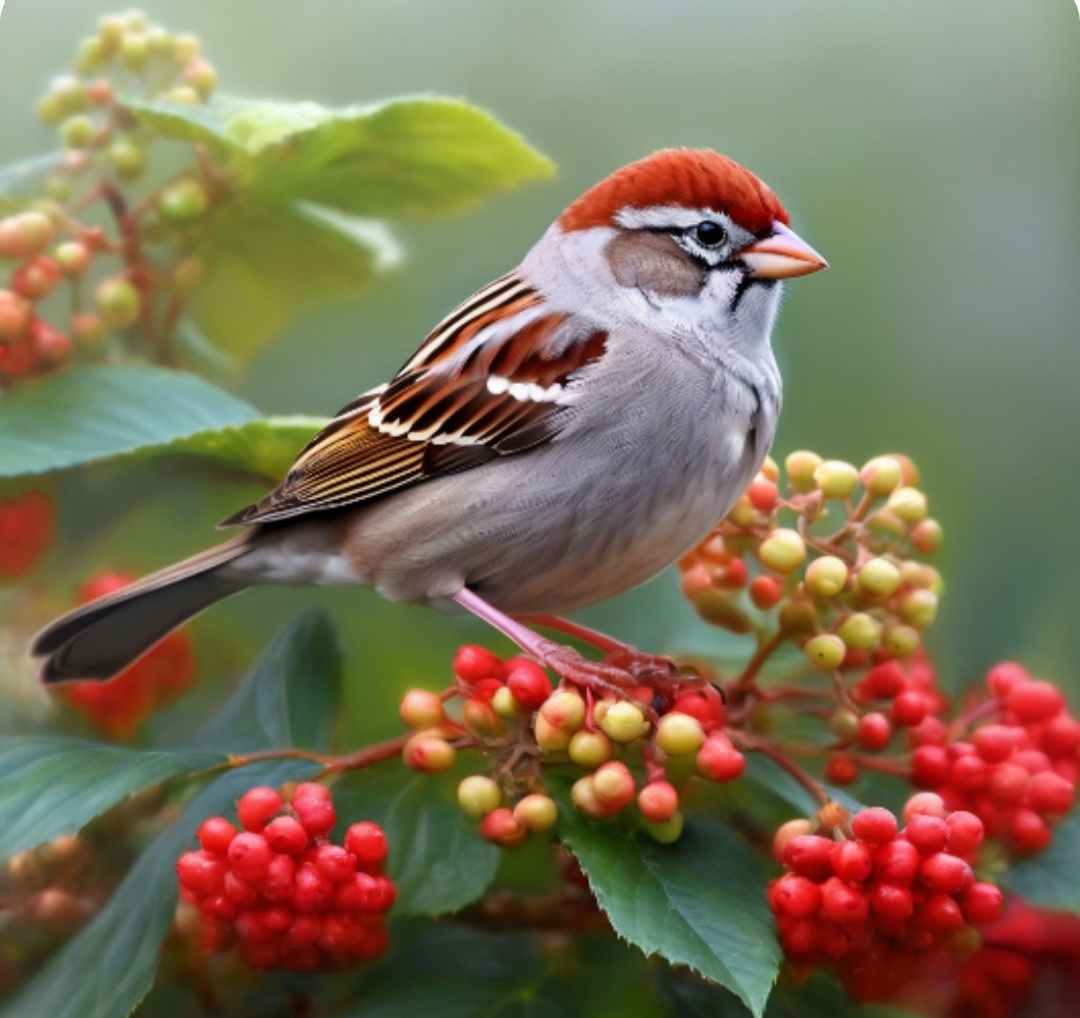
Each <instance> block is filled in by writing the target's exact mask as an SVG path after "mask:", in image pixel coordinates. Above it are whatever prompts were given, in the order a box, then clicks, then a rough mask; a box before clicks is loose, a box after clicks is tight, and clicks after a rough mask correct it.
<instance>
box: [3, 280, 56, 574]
mask: <svg viewBox="0 0 1080 1018" xmlns="http://www.w3.org/2000/svg"><path fill="white" fill-rule="evenodd" d="M0 303H2V301H0ZM2 313H3V311H2V309H0V315H2ZM55 518H56V506H55V505H54V504H53V500H52V498H50V497H49V496H48V495H46V494H45V492H43V491H25V492H23V493H22V494H21V495H13V496H11V497H10V498H6V499H4V500H3V501H0V583H3V582H4V581H6V580H15V579H18V578H19V577H20V576H23V575H24V574H25V573H28V572H29V571H30V570H31V569H33V568H34V566H36V565H37V563H38V562H39V561H40V560H41V558H42V556H43V555H44V554H45V552H46V551H47V550H48V547H49V545H50V544H51V543H52V538H53V524H54V521H55Z"/></svg>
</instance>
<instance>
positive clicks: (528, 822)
mask: <svg viewBox="0 0 1080 1018" xmlns="http://www.w3.org/2000/svg"><path fill="white" fill-rule="evenodd" d="M514 819H515V820H516V821H517V822H518V823H519V824H521V826H522V827H524V828H525V829H526V830H528V831H547V830H550V829H551V828H552V827H554V826H555V821H557V820H558V819H559V808H558V806H556V805H555V800H554V799H552V798H551V797H550V796H548V795H541V794H540V793H539V792H534V793H533V794H532V795H527V796H525V798H524V799H521V800H520V801H519V802H518V803H517V804H516V805H515V806H514Z"/></svg>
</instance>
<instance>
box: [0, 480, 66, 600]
mask: <svg viewBox="0 0 1080 1018" xmlns="http://www.w3.org/2000/svg"><path fill="white" fill-rule="evenodd" d="M55 518H56V506H55V505H54V504H53V500H52V498H51V497H50V496H49V495H47V494H45V492H43V491H24V492H22V493H21V494H19V495H12V496H10V497H9V498H5V499H3V500H0V583H5V582H7V581H9V580H16V579H18V578H19V577H20V576H23V575H24V574H26V573H28V572H30V570H31V569H33V568H34V566H36V565H37V564H38V562H39V561H40V560H41V558H42V557H43V556H44V554H45V552H46V551H47V550H48V548H49V545H50V544H51V543H52V539H53V524H54V520H55Z"/></svg>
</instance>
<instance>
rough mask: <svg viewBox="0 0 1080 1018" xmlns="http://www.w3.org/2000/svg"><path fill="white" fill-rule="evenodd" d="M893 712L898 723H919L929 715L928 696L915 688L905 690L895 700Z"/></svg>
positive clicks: (894, 719)
mask: <svg viewBox="0 0 1080 1018" xmlns="http://www.w3.org/2000/svg"><path fill="white" fill-rule="evenodd" d="M891 713H892V719H893V721H894V722H895V723H896V724H898V725H917V724H919V722H921V721H922V720H923V718H925V717H926V715H927V703H926V697H925V696H923V694H922V693H919V692H916V691H915V690H913V689H909V690H905V691H904V692H903V693H901V694H900V695H899V696H897V698H896V699H895V700H893V704H892V712H891Z"/></svg>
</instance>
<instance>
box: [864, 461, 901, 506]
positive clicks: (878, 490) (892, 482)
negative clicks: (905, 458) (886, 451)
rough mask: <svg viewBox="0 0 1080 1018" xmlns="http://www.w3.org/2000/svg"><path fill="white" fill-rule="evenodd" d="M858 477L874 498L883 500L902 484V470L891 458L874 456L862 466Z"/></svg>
mask: <svg viewBox="0 0 1080 1018" xmlns="http://www.w3.org/2000/svg"><path fill="white" fill-rule="evenodd" d="M859 477H860V478H861V479H862V482H863V486H864V487H865V488H866V490H867V491H868V492H869V493H870V494H871V495H873V496H874V498H884V497H885V496H886V495H889V494H891V493H892V492H893V491H894V490H895V489H896V488H898V487H899V486H900V485H901V483H903V480H904V468H903V467H902V466H901V465H900V464H899V463H898V462H897V461H896V460H895V459H893V457H892V456H875V457H874V458H873V459H872V460H869V461H868V462H867V463H865V464H864V465H863V468H862V470H860V471H859Z"/></svg>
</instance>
